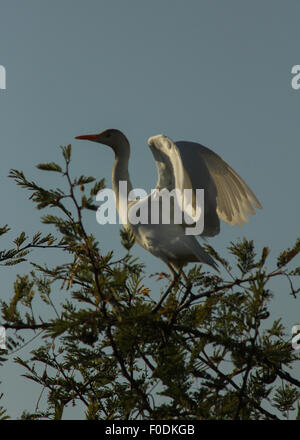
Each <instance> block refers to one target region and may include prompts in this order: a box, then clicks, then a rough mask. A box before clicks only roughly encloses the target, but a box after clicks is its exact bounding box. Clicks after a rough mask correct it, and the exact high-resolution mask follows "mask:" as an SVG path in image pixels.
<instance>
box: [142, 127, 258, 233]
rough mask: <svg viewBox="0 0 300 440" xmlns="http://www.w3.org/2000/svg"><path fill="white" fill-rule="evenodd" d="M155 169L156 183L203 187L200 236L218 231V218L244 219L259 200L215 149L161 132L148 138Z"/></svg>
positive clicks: (233, 221) (234, 222) (237, 221)
mask: <svg viewBox="0 0 300 440" xmlns="http://www.w3.org/2000/svg"><path fill="white" fill-rule="evenodd" d="M148 144H149V146H150V148H151V150H152V152H153V155H154V158H155V160H156V165H157V169H158V175H159V178H158V187H160V188H161V187H165V188H167V189H172V188H178V189H179V190H180V191H183V190H184V189H185V188H192V189H193V190H194V191H195V190H196V189H197V188H198V189H204V206H205V208H204V230H203V232H202V234H201V235H202V236H214V235H216V234H218V233H219V231H220V222H219V218H221V219H222V220H224V221H225V222H227V223H229V224H231V225H242V224H243V223H244V222H247V221H248V216H247V214H248V213H250V214H252V215H253V214H255V211H254V208H253V206H252V205H254V206H255V207H257V208H262V206H261V204H260V203H259V201H258V200H257V198H256V197H255V195H254V194H253V192H252V191H251V189H250V188H249V187H248V185H247V184H246V183H245V182H244V180H243V179H242V178H241V177H240V176H239V175H238V174H237V173H236V172H235V171H234V170H233V169H232V168H231V167H230V166H229V165H228V164H227V163H226V162H225V161H224V160H223V159H222V158H221V157H220V156H218V155H217V154H216V153H214V152H213V151H212V150H210V149H209V148H207V147H204V146H203V145H201V144H198V143H195V142H185V141H179V142H176V143H174V142H173V141H172V140H171V139H169V138H167V137H166V136H163V135H158V136H154V137H152V138H150V139H149V141H148Z"/></svg>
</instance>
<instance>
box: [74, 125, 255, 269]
mask: <svg viewBox="0 0 300 440" xmlns="http://www.w3.org/2000/svg"><path fill="white" fill-rule="evenodd" d="M76 139H82V140H89V141H94V142H98V143H100V144H104V145H107V146H109V147H111V148H112V150H113V151H114V153H115V161H114V164H113V170H112V186H113V190H114V192H115V196H116V205H117V209H118V211H119V215H120V218H121V221H122V223H123V225H124V227H125V228H130V229H131V231H132V232H133V234H134V236H135V239H136V241H137V242H138V243H139V244H140V245H141V246H143V247H144V248H145V249H146V250H148V251H149V252H151V253H152V254H153V255H155V256H156V257H158V258H160V259H161V260H162V261H163V262H164V263H166V264H167V266H168V267H169V269H170V270H171V272H172V273H173V274H176V271H179V270H180V269H181V268H182V266H183V265H185V264H187V263H189V262H202V263H206V264H209V265H210V266H212V267H214V268H215V269H217V265H216V263H215V261H214V259H213V258H212V257H211V256H210V255H209V254H208V253H207V252H205V251H204V249H203V248H202V247H201V245H200V243H199V242H198V240H197V239H196V237H195V235H187V234H186V233H185V228H186V224H184V223H183V224H175V223H174V221H173V222H171V223H170V224H163V222H162V221H161V219H160V221H159V223H158V224H152V223H151V221H150V222H149V223H148V224H132V223H130V222H129V221H128V217H127V216H126V218H124V213H123V212H122V211H121V210H120V206H121V204H122V202H124V200H121V197H122V196H121V195H120V192H119V183H120V182H122V181H123V182H124V181H125V182H126V183H127V194H125V197H126V203H127V204H128V207H131V206H133V205H134V204H140V205H141V203H148V202H149V201H150V197H151V194H149V195H148V196H147V197H146V198H145V199H143V200H136V201H131V202H128V199H127V196H128V194H129V192H130V191H131V190H132V189H133V188H132V184H131V181H130V178H129V173H128V161H129V156H130V144H129V141H128V139H127V138H126V136H125V135H124V134H123V133H122V132H121V131H119V130H115V129H108V130H105V131H103V132H101V133H99V134H93V135H91V134H90V135H83V136H77V137H76ZM148 145H149V147H150V149H151V151H152V153H153V156H154V159H155V162H156V166H157V171H158V181H157V185H156V188H155V190H154V191H160V190H162V189H164V188H166V189H167V190H169V191H172V190H173V189H175V188H177V189H179V190H180V191H181V192H182V191H183V190H184V189H192V191H193V192H195V190H196V189H204V229H203V231H202V232H201V234H200V236H201V237H203V238H204V237H212V236H215V235H217V234H218V233H219V232H220V219H222V220H224V221H225V222H227V223H229V224H231V225H240V226H241V225H242V224H243V223H244V222H247V221H248V216H247V214H248V213H250V214H252V215H254V214H255V211H254V208H253V206H252V205H254V206H255V207H256V208H260V209H261V208H262V206H261V204H260V203H259V201H258V200H257V198H256V197H255V195H254V194H253V192H252V191H251V189H250V188H249V187H248V185H247V184H246V183H245V182H244V180H243V179H242V178H241V177H240V176H239V175H238V174H237V173H236V172H235V171H234V170H233V169H232V168H231V167H230V166H229V165H228V164H227V163H226V162H225V161H224V160H223V159H222V158H221V157H220V156H218V155H217V154H216V153H214V152H213V151H212V150H210V149H209V148H207V147H204V146H203V145H201V144H198V143H195V142H186V141H180V142H173V141H172V140H171V139H170V138H168V137H166V136H164V135H157V136H153V137H151V138H150V139H149V140H148ZM152 194H153V192H152ZM193 207H194V208H195V201H193Z"/></svg>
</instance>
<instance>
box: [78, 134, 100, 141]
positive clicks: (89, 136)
mask: <svg viewBox="0 0 300 440" xmlns="http://www.w3.org/2000/svg"><path fill="white" fill-rule="evenodd" d="M98 137H99V135H98V134H84V135H82V136H76V137H75V139H80V140H86V141H94V142H97V141H98Z"/></svg>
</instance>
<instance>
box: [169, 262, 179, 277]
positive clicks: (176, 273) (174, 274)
mask: <svg viewBox="0 0 300 440" xmlns="http://www.w3.org/2000/svg"><path fill="white" fill-rule="evenodd" d="M166 264H167V266H168V268H169V269H170V271H171V273H172V276H173V280H176V279H177V278H178V276H179V273H178V272H176V270H175V269H174V267H173V266H172V263H166Z"/></svg>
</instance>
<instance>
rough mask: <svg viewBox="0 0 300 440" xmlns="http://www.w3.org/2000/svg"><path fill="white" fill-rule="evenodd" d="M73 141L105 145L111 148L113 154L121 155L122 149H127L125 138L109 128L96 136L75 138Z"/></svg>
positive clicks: (86, 135)
mask: <svg viewBox="0 0 300 440" xmlns="http://www.w3.org/2000/svg"><path fill="white" fill-rule="evenodd" d="M75 139H81V140H87V141H93V142H98V143H99V144H103V145H107V146H108V147H111V148H112V149H113V150H114V152H115V153H121V151H122V149H126V147H127V148H128V147H129V142H128V139H127V137H126V136H125V135H124V134H123V133H122V132H121V131H120V130H116V129H115V128H109V129H107V130H104V131H102V132H101V133H98V134H84V135H82V136H76V137H75Z"/></svg>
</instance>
